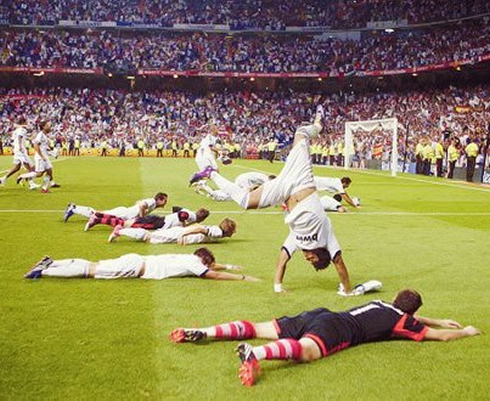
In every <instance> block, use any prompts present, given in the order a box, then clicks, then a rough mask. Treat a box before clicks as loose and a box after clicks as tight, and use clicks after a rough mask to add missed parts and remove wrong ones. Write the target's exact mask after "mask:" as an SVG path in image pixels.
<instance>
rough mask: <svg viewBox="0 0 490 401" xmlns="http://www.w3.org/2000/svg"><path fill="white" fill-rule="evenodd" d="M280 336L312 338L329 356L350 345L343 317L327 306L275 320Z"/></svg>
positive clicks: (323, 352) (323, 354)
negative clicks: (326, 307)
mask: <svg viewBox="0 0 490 401" xmlns="http://www.w3.org/2000/svg"><path fill="white" fill-rule="evenodd" d="M274 324H275V326H276V329H277V333H278V335H279V338H294V339H295V340H299V339H300V338H303V337H307V338H311V339H312V340H313V341H315V343H316V344H317V345H318V347H319V348H320V350H321V353H322V356H324V357H325V356H328V355H330V354H332V353H334V352H336V351H340V350H341V349H344V348H347V347H348V346H349V345H350V341H349V338H348V337H349V336H348V333H347V332H346V330H345V327H344V324H343V322H342V318H341V317H340V316H339V315H338V314H337V313H333V312H331V311H329V310H328V309H325V308H318V309H314V310H312V311H308V312H303V313H301V314H299V315H297V316H293V317H287V316H284V317H281V318H279V319H276V320H275V321H274Z"/></svg>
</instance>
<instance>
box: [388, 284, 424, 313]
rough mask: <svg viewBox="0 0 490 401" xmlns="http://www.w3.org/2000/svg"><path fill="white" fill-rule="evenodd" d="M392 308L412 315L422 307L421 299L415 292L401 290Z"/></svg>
mask: <svg viewBox="0 0 490 401" xmlns="http://www.w3.org/2000/svg"><path fill="white" fill-rule="evenodd" d="M393 306H394V307H395V308H398V309H400V310H401V311H403V312H405V313H408V314H409V315H413V314H414V313H415V312H417V310H418V309H419V308H420V307H421V306H422V297H421V296H420V294H419V293H418V292H417V291H415V290H409V289H407V290H403V291H400V292H399V293H398V294H397V296H396V298H395V301H394V302H393Z"/></svg>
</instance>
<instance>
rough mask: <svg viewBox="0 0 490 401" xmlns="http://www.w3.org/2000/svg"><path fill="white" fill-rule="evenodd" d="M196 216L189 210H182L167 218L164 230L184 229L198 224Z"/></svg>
mask: <svg viewBox="0 0 490 401" xmlns="http://www.w3.org/2000/svg"><path fill="white" fill-rule="evenodd" d="M196 219H197V217H196V214H195V213H194V212H192V211H190V210H188V209H182V210H181V211H179V212H178V213H172V214H169V215H168V216H165V224H164V225H163V227H162V229H163V230H168V229H169V228H172V227H183V226H184V225H189V224H192V223H195V222H196Z"/></svg>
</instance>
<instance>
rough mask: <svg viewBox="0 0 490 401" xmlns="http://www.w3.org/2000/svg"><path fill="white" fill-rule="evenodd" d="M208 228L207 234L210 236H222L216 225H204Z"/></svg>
mask: <svg viewBox="0 0 490 401" xmlns="http://www.w3.org/2000/svg"><path fill="white" fill-rule="evenodd" d="M206 228H207V229H208V233H207V236H208V237H210V238H222V237H223V231H222V230H221V228H219V227H218V226H206Z"/></svg>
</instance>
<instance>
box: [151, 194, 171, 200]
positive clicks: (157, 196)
mask: <svg viewBox="0 0 490 401" xmlns="http://www.w3.org/2000/svg"><path fill="white" fill-rule="evenodd" d="M167 198H168V195H167V194H164V193H163V192H158V193H157V194H156V195H155V196H154V199H155V200H156V201H159V200H165V199H167Z"/></svg>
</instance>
